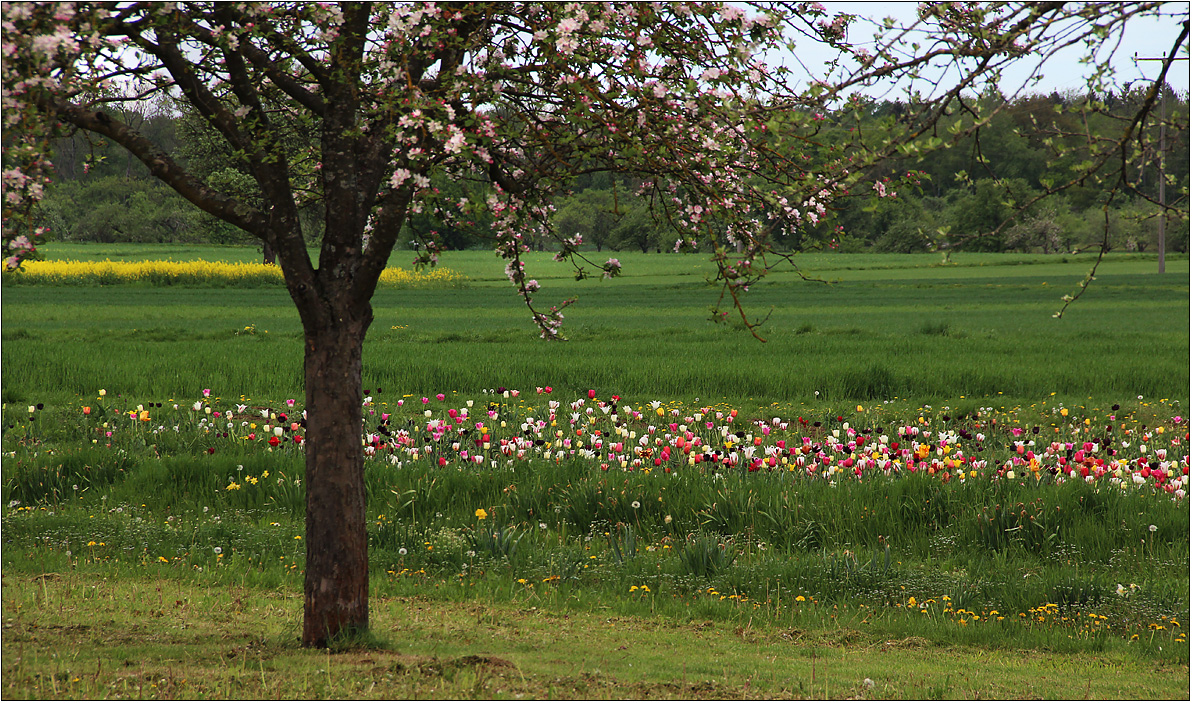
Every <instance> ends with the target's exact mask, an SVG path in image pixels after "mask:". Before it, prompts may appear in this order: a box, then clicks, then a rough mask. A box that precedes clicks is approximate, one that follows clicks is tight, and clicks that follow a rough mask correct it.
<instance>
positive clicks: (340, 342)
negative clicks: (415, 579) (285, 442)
mask: <svg viewBox="0 0 1192 703" xmlns="http://www.w3.org/2000/svg"><path fill="white" fill-rule="evenodd" d="M355 312H356V314H355V315H352V314H351V313H341V314H340V315H338V316H336V318H335V321H334V322H332V323H331V324H330V325H328V326H326V327H324V328H322V329H315V330H311V329H309V328H308V329H307V330H306V410H307V417H306V423H307V426H306V440H307V444H306V582H305V595H306V603H305V611H304V620H303V629H302V644H303V645H304V646H307V647H319V648H322V647H326V646H327V644H328V640H329V639H331V638H333V637H335V636H336V635H339V634H344V635H350V634H352V633H354V632H363V631H364V630H367V629H368V533H367V530H366V528H365V508H366V506H365V487H364V454H363V451H362V449H361V444H360V437H361V432H362V411H361V402H362V400H363V398H362V393H361V369H362V366H361V352H362V350H363V347H364V334H365V332H366V331H367V330H368V325H369V322H371V320H372V314H371V310H369V309H368V306H366V310H365V313H366V316H365V317H364V318H363V319H361V317H360V311H355Z"/></svg>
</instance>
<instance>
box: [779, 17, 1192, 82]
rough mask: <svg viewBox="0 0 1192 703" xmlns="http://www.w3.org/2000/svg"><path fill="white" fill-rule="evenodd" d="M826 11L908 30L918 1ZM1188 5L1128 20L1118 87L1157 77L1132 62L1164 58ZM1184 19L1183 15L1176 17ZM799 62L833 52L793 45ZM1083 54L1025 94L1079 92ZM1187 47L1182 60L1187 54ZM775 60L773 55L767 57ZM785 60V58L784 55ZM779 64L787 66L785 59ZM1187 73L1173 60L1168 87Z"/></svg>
mask: <svg viewBox="0 0 1192 703" xmlns="http://www.w3.org/2000/svg"><path fill="white" fill-rule="evenodd" d="M822 4H823V5H824V6H825V7H826V8H827V9H828V11H829V12H831V13H833V14H835V13H839V12H847V13H849V14H854V15H858V16H859V17H867V18H870V19H872V20H874V21H876V22H879V23H880V21H881V20H882V19H883V18H884V17H893V18H894V19H895V20H896V21H897V23H898V25H899V26H908V25H909V24H911V23H912V22H913V21H914V20H915V17H916V9H917V6H918V3H915V2H823V3H822ZM1188 7H1189V5H1188V3H1186V2H1173V3H1168V4H1167V5H1166V6H1165V7H1164V12H1165V13H1168V14H1169V15H1177V16H1176V17H1170V16H1169V17H1166V18H1164V19H1162V20H1159V19H1156V18H1144V19H1137V20H1131V21H1130V23H1128V25H1127V31H1126V32H1125V35H1124V36H1123V37H1122V42H1121V44H1120V45H1119V46H1118V47H1117V48H1116V50H1115V51H1114V52H1113V56H1114V58H1113V61H1112V65H1113V67H1114V69H1115V71H1116V76H1115V83H1117V84H1119V85H1120V84H1122V83H1125V82H1126V81H1135V82H1137V81H1143V80H1146V79H1148V78H1149V79H1153V78H1154V77H1156V76H1157V75H1158V73H1159V68H1160V64H1159V62H1157V61H1147V62H1139V63H1135V62H1134V61H1132V57H1133V56H1135V55H1138V56H1148V57H1150V56H1162V55H1163V54H1164V53H1166V52H1167V51H1168V50H1169V49H1170V47H1171V46H1172V45H1173V44H1174V43H1175V40H1176V38H1177V37H1178V36H1179V32H1180V20H1181V19H1187V17H1188ZM1179 15H1182V17H1179ZM876 29H877V27H875V26H874V25H873V24H870V23H867V22H864V21H860V20H858V21H857V23H856V24H855V25H854V26H853V27H852V28H851V29H850V31H849V36H848V40H849V41H850V42H851V43H853V44H855V45H859V46H865V45H866V44H867V43H871V42H872V36H873V33H874V31H875V30H876ZM796 53H798V55H799V58H800V60H801V61H802V62H803V64H804V65H806V66H807V67H808V68H809V69H812V70H813V71H817V72H818V71H822V70H823V68H824V62H826V61H828V60H830V59H831V58H833V56H834V54H833V53H832V52H831V51H830V50H827V49H826V48H825V47H823V46H816V45H815V44H814V43H813V42H810V41H807V42H804V43H802V44H800V45H799V46H798V47H797V52H796ZM1082 55H1083V51H1082V50H1075V49H1070V50H1068V51H1067V52H1065V53H1062V54H1059V55H1057V56H1055V57H1053V58H1052V59H1051V60H1049V61H1048V62H1047V64H1046V65H1045V66H1044V68H1043V69H1042V71H1041V73H1042V75H1043V78H1042V80H1041V81H1040V82H1039V83H1038V84H1036V85H1035V86H1034V87H1032V88H1029V89H1028V91H1029V92H1051V91H1052V90H1058V91H1060V92H1063V91H1066V90H1075V91H1081V90H1083V88H1084V87H1085V86H1086V83H1085V79H1084V77H1083V76H1082V73H1081V69H1084V68H1086V67H1085V66H1083V65H1081V64H1080V63H1079V60H1080V58H1081V56H1082ZM1187 55H1188V52H1187V43H1185V48H1184V52H1183V56H1187ZM768 58H769V59H771V60H774V59H775V58H776V57H774V56H770V57H768ZM788 58H789V57H788ZM783 63H787V62H786V61H784V62H783ZM1037 65H1038V61H1037V60H1033V61H1032V60H1030V59H1026V58H1024V59H1020V60H1018V61H1016V62H1015V65H1014V66H1013V67H1012V68H1011V69H1010V70H1007V71H1006V73H1005V75H1004V77H1003V80H1002V84H1001V87H1002V90H1003V91H1004V92H1006V93H1012V92H1015V91H1016V90H1017V89H1018V88H1019V87H1020V86H1021V85H1022V84H1023V81H1024V80H1026V78H1027V77H1029V75H1030V73H1031V71H1032V70H1034V69H1035V67H1036V66H1037ZM1188 75H1189V62H1188V61H1177V62H1176V63H1175V64H1173V65H1172V67H1171V70H1170V71H1169V73H1168V83H1170V84H1171V86H1172V87H1173V88H1175V89H1176V90H1180V91H1186V90H1188ZM921 89H922V90H924V92H929V91H928V90H926V89H925V88H921ZM866 92H867V93H869V94H871V95H874V97H880V96H879V95H876V94H875V91H873V90H867V91H866ZM897 96H898V91H893V92H891V93H890V94H889V95H888V97H890V98H895V97H897Z"/></svg>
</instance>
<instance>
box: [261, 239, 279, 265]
mask: <svg viewBox="0 0 1192 703" xmlns="http://www.w3.org/2000/svg"><path fill="white" fill-rule="evenodd" d="M261 253H262V254H263V255H264V259H265V265H266V266H273V265H275V264H276V263H277V254H275V253H273V247H271V246H269V242H263V243H262V246H261Z"/></svg>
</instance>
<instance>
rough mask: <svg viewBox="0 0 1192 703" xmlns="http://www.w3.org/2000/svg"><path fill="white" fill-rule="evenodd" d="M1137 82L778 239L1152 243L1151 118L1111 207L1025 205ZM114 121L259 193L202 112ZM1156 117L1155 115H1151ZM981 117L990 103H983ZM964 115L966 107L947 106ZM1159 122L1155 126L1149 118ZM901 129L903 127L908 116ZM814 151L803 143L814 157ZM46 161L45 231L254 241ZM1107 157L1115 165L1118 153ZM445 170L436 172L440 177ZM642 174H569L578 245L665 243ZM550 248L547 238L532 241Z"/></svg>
mask: <svg viewBox="0 0 1192 703" xmlns="http://www.w3.org/2000/svg"><path fill="white" fill-rule="evenodd" d="M1148 87H1149V85H1148V86H1139V87H1130V86H1126V87H1125V88H1124V89H1122V90H1120V91H1118V92H1116V93H1113V92H1111V93H1107V94H1105V95H1101V96H1095V97H1092V98H1091V99H1094V100H1096V101H1098V102H1099V103H1100V105H1099V108H1100V109H1098V110H1096V111H1089V112H1082V111H1081V110H1079V108H1080V106H1081V105H1083V104H1087V102H1088V100H1090V96H1088V95H1085V94H1079V95H1077V94H1060V93H1051V94H1049V95H1029V96H1026V97H1020V98H1016V99H1014V100H1012V101H1010V102H1009V103H1008V104H1006V105H1005V109H1003V110H1001V111H999V112H997V113H996V114H995V116H994V117H993V118H992V119H991V120H990V122H989V123H988V124H987V125H985V126H983V127H982V128H981V129H980V130H979V131H978V132H977V133H976V134H975V135H973V136H970V137H967V138H965V139H962V140H961V141H959V142H958V143H957V144H956V145H955V146H953V147H952V148H949V149H946V150H942V151H937V152H934V153H931V154H930V155H929V156H927V157H925V158H923V157H906V158H903V159H899V160H896V161H891V162H889V163H888V164H887V168H886V170H885V171H883V172H878V173H872V174H867V176H868V177H869V178H871V179H873V180H874V181H880V180H883V179H890V180H891V182H894V181H898V180H899V179H902V178H903V177H904V176H905V175H906V174H907V173H908V172H915V173H921V174H922V177H921V178H919V179H918V180H919V183H918V185H915V186H909V187H908V186H905V185H903V186H899V187H898V188H895V189H896V190H897V191H898V195H897V197H894V198H881V199H877V200H875V199H874V198H872V197H870V196H871V195H872V193H871V192H864V193H858V194H857V195H856V196H854V197H846V198H844V199H843V200H841V201H838V202H837V203H836V206H835V209H834V211H833V212H832V216H831V217H829V218H827V219H826V220H824V221H822V222H821V223H820V224H818V225H816V226H813V227H808V228H806V229H804V230H801V231H798V232H795V233H793V234H789V235H786V236H785V237H784V238H782V239H780V240H779V241H778V246H779V248H788V249H791V250H803V249H813V248H823V247H827V248H833V249H838V250H840V251H854V252H855V251H878V252H918V251H929V250H933V249H937V248H951V249H956V250H969V251H1022V252H1043V253H1050V252H1060V251H1074V250H1079V249H1082V248H1087V247H1092V246H1096V245H1097V244H1098V243H1099V242H1100V241H1101V240H1102V238H1103V236H1104V231H1105V228H1106V227H1108V228H1109V235H1110V241H1111V245H1112V247H1113V248H1114V249H1117V250H1132V251H1153V250H1154V248H1155V246H1156V234H1157V220H1156V218H1155V215H1156V214H1157V213H1158V207H1157V206H1156V205H1155V204H1154V203H1151V202H1147V197H1149V198H1151V199H1154V200H1157V199H1158V189H1159V184H1158V179H1159V163H1160V153H1159V148H1158V147H1159V134H1158V131H1159V130H1158V127H1157V126H1156V125H1151V126H1148V127H1146V128H1145V129H1144V130H1143V132H1142V138H1141V139H1139V140H1138V148H1137V149H1135V154H1134V158H1133V160H1132V162H1131V163H1130V164H1129V165H1128V169H1127V170H1128V177H1129V179H1130V180H1131V182H1132V185H1134V186H1135V188H1134V191H1133V192H1131V191H1129V190H1127V191H1126V192H1124V193H1122V192H1119V193H1118V194H1117V195H1115V197H1114V198H1112V199H1111V200H1110V202H1109V203H1108V207H1107V208H1106V207H1105V206H1106V200H1107V197H1106V191H1105V190H1104V189H1103V187H1102V186H1100V185H1095V184H1092V183H1089V182H1085V183H1078V184H1075V185H1073V186H1072V187H1069V188H1067V189H1065V190H1063V192H1062V193H1060V194H1058V195H1053V196H1051V197H1049V198H1047V199H1045V200H1042V201H1041V202H1038V203H1036V204H1034V205H1032V206H1030V207H1029V208H1026V209H1020V206H1021V205H1022V204H1024V203H1027V202H1029V201H1031V200H1032V199H1033V198H1034V197H1035V196H1037V195H1039V194H1041V193H1042V192H1044V191H1045V190H1046V189H1048V188H1052V187H1055V186H1056V185H1058V184H1063V183H1066V182H1067V181H1068V180H1070V179H1071V174H1072V173H1073V167H1074V166H1075V165H1077V164H1080V163H1082V162H1084V161H1085V160H1086V159H1088V153H1087V151H1085V150H1083V149H1082V148H1081V137H1077V136H1074V135H1077V134H1079V133H1082V132H1083V133H1084V134H1085V135H1086V136H1085V137H1084V141H1086V142H1087V141H1088V136H1087V135H1090V134H1091V135H1092V136H1093V137H1094V138H1106V139H1111V138H1117V137H1118V136H1119V135H1120V134H1121V133H1122V130H1123V122H1122V120H1123V119H1127V118H1128V117H1129V116H1132V115H1133V114H1134V112H1135V111H1136V109H1137V108H1138V106H1139V105H1140V104H1141V103H1142V101H1143V99H1144V97H1145V94H1146V88H1148ZM1164 90H1165V92H1166V93H1167V95H1166V98H1167V99H1166V112H1167V117H1168V120H1169V124H1170V123H1171V120H1172V118H1173V117H1174V118H1176V119H1175V123H1176V125H1177V126H1176V127H1171V126H1169V127H1168V129H1167V133H1166V159H1165V165H1166V172H1167V187H1166V200H1167V202H1169V203H1170V202H1176V201H1180V200H1183V201H1186V200H1187V198H1188V185H1189V184H1188V180H1189V175H1188V170H1189V169H1188V166H1189V151H1188V129H1187V126H1188V121H1187V119H1186V117H1187V115H1188V96H1187V94H1186V93H1185V94H1180V93H1176V92H1174V91H1172V90H1171V89H1170V88H1167V87H1165V89H1164ZM977 102H978V104H979V106H980V104H984V105H985V106H986V107H989V106H994V105H1001V104H1003V103H1006V101H1005V99H1004V98H1003V97H1001V96H1000V95H984V96H982V97H981V98H979V99H978V100H977ZM130 105H131V106H132V107H126V108H125V109H123V110H122V111H120V118H121V119H123V120H126V121H131V122H133V123H134V126H136V127H138V128H139V129H142V130H145V131H146V132H147V134H148V135H149V136H150V137H151V138H152V139H154V140H155V141H156V142H157V143H158V144H159V145H160V146H162V147H163V148H164V149H165V150H166V151H167V152H169V153H171V154H172V155H174V157H175V158H177V159H178V160H180V161H181V162H183V163H184V164H185V165H186V166H187V167H188V168H189V169H190V170H191V171H192V173H194V174H195V175H197V176H198V177H200V178H202V179H204V180H205V181H206V182H208V183H209V184H210V185H212V186H214V187H217V188H220V189H223V190H225V191H226V192H231V193H234V194H236V195H237V196H238V197H241V198H244V199H246V200H248V201H252V200H254V198H255V196H254V188H255V184H254V182H253V180H252V178H251V177H250V176H249V175H248V171H247V169H246V167H245V166H244V164H243V160H242V158H240V157H239V156H238V155H236V154H232V153H230V152H226V147H223V146H221V144H222V142H221V141H220V140H218V139H215V138H213V135H212V133H211V132H210V127H208V126H207V125H206V124H205V123H204V122H203V120H201V119H200V118H198V117H197V116H195V115H193V114H185V113H181V112H179V111H178V109H177V106H174V105H164V106H163V105H161V104H160V103H159V104H143V103H130ZM1156 111H1157V110H1156ZM914 113H915V111H914V110H912V109H910V108H908V106H907V105H906V104H905V103H901V102H898V101H868V102H865V103H863V104H862V105H861V109H860V111H859V115H860V117H859V119H860V121H859V122H858V121H857V119H858V118H857V115H858V112H857V111H856V110H855V106H854V107H850V110H849V115H848V117H847V118H846V117H845V116H844V115H831V114H829V115H826V116H825V120H826V127H825V129H823V130H822V131H821V132H820V134H819V135H818V136H817V138H818V140H819V141H820V143H821V145H822V146H823V147H824V148H827V147H828V146H830V143H831V140H832V134H833V130H845V129H856V128H858V126H859V128H861V129H864V128H865V126H866V124H874V125H876V124H879V123H884V124H889V122H890V121H893V122H894V123H895V124H897V123H898V121H900V120H904V119H910V118H909V117H907V116H909V115H912V114H914ZM986 114H987V113H986ZM956 119H959V120H960V121H961V122H962V123H963V122H964V121H965V120H970V122H971V119H972V118H971V117H969V116H958V117H957V118H955V119H953V120H952V122H955V120H956ZM1152 121H1154V120H1152ZM907 127H908V129H909V128H911V127H912V125H909V124H908V125H907ZM284 129H285V134H284V135H283V141H284V143H286V144H287V145H291V146H292V149H293V154H294V157H293V159H292V163H294V164H295V169H296V170H301V169H304V168H305V169H308V171H307V172H308V173H309V169H310V168H311V167H312V165H313V164H314V163H316V162H317V149H318V138H317V134H316V133H315V132H314V131H313V129H311V128H309V126H305V125H301V124H287V125H286V127H285V128H284ZM811 155H812V157H813V158H814V153H813V154H811ZM54 164H55V167H56V170H57V173H58V180H57V182H56V183H55V184H54V186H53V187H52V188H51V189H50V191H49V195H48V197H47V198H46V199H45V200H44V201H43V203H42V204H41V206H40V213H39V217H40V219H41V224H43V225H46V226H48V227H49V229H50V234H49V237H48V238H49V239H50V240H55V239H56V240H63V241H76V242H84V241H93V242H105V243H110V242H195V243H198V242H204V243H213V244H231V243H251V242H255V240H254V239H253V238H251V237H250V236H249V235H247V234H245V233H243V232H241V231H239V230H236V229H235V228H233V227H231V226H230V225H227V224H225V223H223V222H220V221H219V220H217V219H215V218H214V217H212V216H210V215H207V214H205V213H202V212H200V211H199V210H198V209H197V208H195V207H193V206H191V205H190V204H189V203H187V202H185V201H184V200H183V199H182V198H181V197H180V196H178V195H177V194H175V193H174V192H173V191H172V190H170V189H169V188H168V187H167V186H165V185H164V184H162V183H161V182H159V181H157V180H156V179H154V178H152V177H150V175H149V173H148V170H147V169H146V168H145V167H144V166H143V165H142V164H140V162H138V161H137V160H136V159H135V158H134V157H133V156H131V155H130V154H129V153H127V152H125V151H124V150H123V149H122V148H120V147H118V146H116V145H112V144H108V143H104V142H103V141H102V140H99V141H96V140H94V138H92V141H88V139H87V138H86V137H84V136H83V135H75V136H73V137H71V138H64V139H60V140H58V141H57V142H56V145H55V155H54ZM1116 166H1119V167H1120V163H1119V164H1117V165H1116ZM440 180H442V179H440ZM432 185H433V186H434V187H436V188H438V189H439V190H440V191H441V192H442V193H443V194H445V195H448V196H451V197H453V198H454V199H458V197H457V196H463V195H467V194H474V195H480V193H477V192H476V191H477V190H479V189H483V188H485V187H486V186H485V185H483V183H482V181H481V179H477V181H476V182H445V181H443V182H440V181H435V180H432ZM638 185H639V184H638V183H636V182H633V181H631V180H628V179H625V178H623V177H621V176H614V175H610V174H604V173H597V174H590V175H585V176H582V177H579V178H577V179H576V181H575V183H574V186H573V193H572V194H571V195H569V196H565V197H560V198H559V199H558V200H557V201H556V203H555V206H556V212H555V215H554V218H555V225H556V227H557V229H558V230H559V231H560V232H561V233H562V234H564V235H566V236H571V235H574V234H581V235H583V238H584V243H585V245H586V247H590V248H596V249H600V250H605V249H607V250H614V251H617V250H640V251H662V252H665V251H669V250H671V248H672V247H673V245H674V242H675V240H676V238H677V235H676V233H675V232H674V231H673V230H671V229H670V227H669V225H667V224H666V222H665V218H664V217H660V216H659V210H658V209H657V208H652V207H651V205H650V203H648V202H647V201H646V200H644V199H643V198H642V197H640V196H638V195H637V186H638ZM302 215H303V221H304V227H305V231H306V233H307V236H308V238H309V239H310V240H311V242H312V243H316V242H317V241H318V240H319V238H320V233H321V227H322V220H323V212H322V207H321V204H320V203H319V202H317V200H312V202H311V203H309V204H307V205H305V206H304V207H303V208H302ZM1169 222H1170V224H1169V226H1168V228H1167V232H1168V233H1167V240H1166V241H1167V248H1168V250H1170V251H1179V252H1186V251H1187V250H1188V227H1187V224H1186V223H1182V222H1174V221H1170V220H1169ZM406 227H407V229H411V228H412V229H411V231H408V232H406V233H404V234H406V235H408V236H402V237H401V238H400V240H399V245H398V246H399V247H402V246H407V247H408V246H411V245H412V240H414V239H415V235H416V234H423V235H425V234H426V233H430V232H434V233H435V234H436V235H437V236H438V238H439V239H440V241H441V243H442V245H443V247H444V248H447V249H468V248H477V247H484V246H487V244H488V242H489V231H488V223H487V222H486V221H484V220H483V219H480V220H477V221H472V222H463V223H458V222H457V223H450V224H449V223H445V222H443V221H441V220H439V219H438V218H436V217H435V216H434V215H433V214H429V213H428V214H421V215H416V216H414V217H413V218H412V220H411V221H410V222H409V223H408V224H407V225H406ZM536 245H537V246H538V247H540V248H546V249H550V248H551V246H550V243H549V242H538V243H536Z"/></svg>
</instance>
